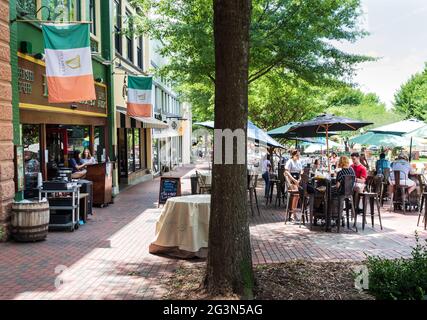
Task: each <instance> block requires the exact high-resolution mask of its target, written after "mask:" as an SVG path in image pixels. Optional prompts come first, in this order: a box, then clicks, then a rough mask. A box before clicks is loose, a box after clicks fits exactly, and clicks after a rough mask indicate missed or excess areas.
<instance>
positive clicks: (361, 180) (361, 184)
mask: <svg viewBox="0 0 427 320" xmlns="http://www.w3.org/2000/svg"><path fill="white" fill-rule="evenodd" d="M351 160H352V161H353V164H352V165H351V168H352V169H353V170H354V173H355V175H356V183H355V186H354V192H355V196H354V202H355V204H356V208H359V201H360V193H362V192H363V191H364V190H365V187H366V178H367V177H368V172H367V170H366V168H365V167H364V166H363V165H362V164H361V163H360V155H359V153H358V152H354V153H352V154H351Z"/></svg>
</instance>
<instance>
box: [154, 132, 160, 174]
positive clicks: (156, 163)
mask: <svg viewBox="0 0 427 320" xmlns="http://www.w3.org/2000/svg"><path fill="white" fill-rule="evenodd" d="M153 170H154V172H159V171H160V167H159V139H153Z"/></svg>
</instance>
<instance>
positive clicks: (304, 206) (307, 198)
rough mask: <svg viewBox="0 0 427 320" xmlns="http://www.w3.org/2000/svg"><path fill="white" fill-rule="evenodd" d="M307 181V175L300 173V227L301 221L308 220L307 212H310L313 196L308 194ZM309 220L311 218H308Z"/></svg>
mask: <svg viewBox="0 0 427 320" xmlns="http://www.w3.org/2000/svg"><path fill="white" fill-rule="evenodd" d="M308 182H309V175H308V174H306V173H305V171H304V173H303V174H302V175H301V187H302V190H303V192H302V194H303V195H302V199H301V220H300V223H299V225H300V227H301V221H302V222H303V224H305V223H306V221H308V212H309V213H310V215H311V213H312V210H311V206H312V205H313V203H314V202H313V197H312V195H310V194H309V193H308V191H307V186H308ZM310 221H311V219H310Z"/></svg>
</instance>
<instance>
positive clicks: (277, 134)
mask: <svg viewBox="0 0 427 320" xmlns="http://www.w3.org/2000/svg"><path fill="white" fill-rule="evenodd" d="M300 124H301V122H289V123H287V124H285V125H283V126H281V127H278V128H275V129H272V130H270V131H267V133H268V135H269V136H271V137H273V138H276V139H277V138H279V139H287V140H296V141H304V142H310V141H309V139H310V138H313V137H325V135H326V133H325V132H318V133H317V134H316V135H301V134H300V133H297V132H295V131H293V130H292V128H294V127H295V126H298V125H300ZM328 134H329V136H332V135H335V134H336V132H328Z"/></svg>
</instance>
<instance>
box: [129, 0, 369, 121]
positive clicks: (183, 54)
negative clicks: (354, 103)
mask: <svg viewBox="0 0 427 320" xmlns="http://www.w3.org/2000/svg"><path fill="white" fill-rule="evenodd" d="M134 2H135V3H137V4H140V5H141V7H142V8H143V9H142V10H143V12H144V13H146V15H144V16H142V18H141V20H142V21H140V23H137V22H135V24H136V25H138V26H136V27H135V28H136V30H137V31H139V32H144V33H146V34H148V35H149V36H150V37H151V38H153V39H157V40H159V41H161V43H162V48H161V49H160V50H159V53H160V54H162V55H163V56H165V57H167V58H168V60H169V64H168V65H167V66H164V67H163V68H162V69H161V70H158V71H157V72H158V73H161V74H162V75H165V76H168V77H169V78H170V79H172V80H173V81H175V82H176V83H178V84H179V87H178V88H179V92H180V94H181V95H182V96H183V98H184V99H187V100H189V101H190V102H191V103H192V106H193V111H194V115H195V118H196V119H197V120H208V119H212V111H213V95H214V83H215V72H214V70H215V57H214V44H213V2H212V0H135V1H134ZM360 15H361V10H360V0H310V1H308V0H253V1H252V24H251V31H250V46H251V47H250V68H249V82H250V83H251V88H250V95H251V97H250V99H249V100H250V116H251V118H252V119H253V120H254V121H255V122H256V123H257V124H258V125H261V126H263V125H265V128H271V127H272V126H274V125H275V124H277V123H278V122H279V121H282V122H280V124H283V122H284V121H291V120H303V119H305V118H308V117H310V116H311V115H314V114H315V113H316V112H318V111H320V110H324V108H325V106H324V107H323V109H322V103H320V104H319V103H317V102H315V101H313V100H315V99H316V93H317V92H318V91H319V90H320V89H319V88H320V87H323V86H331V85H333V86H336V85H337V84H338V83H341V82H343V81H348V80H349V79H351V76H352V75H353V73H354V67H355V66H356V65H357V64H359V63H361V62H364V61H370V60H372V59H371V58H369V57H366V56H360V55H354V54H349V53H346V52H343V51H341V50H339V49H338V48H336V47H335V45H334V43H337V42H341V41H355V40H357V39H359V38H361V37H363V36H365V35H366V32H364V31H363V30H361V29H360V27H359V17H360ZM294 85H295V87H292V86H294ZM310 85H314V87H310ZM304 91H305V95H304ZM267 93H268V94H267ZM312 93H313V94H314V96H308V94H312ZM294 107H296V108H297V109H296V110H293V109H291V108H294Z"/></svg>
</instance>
